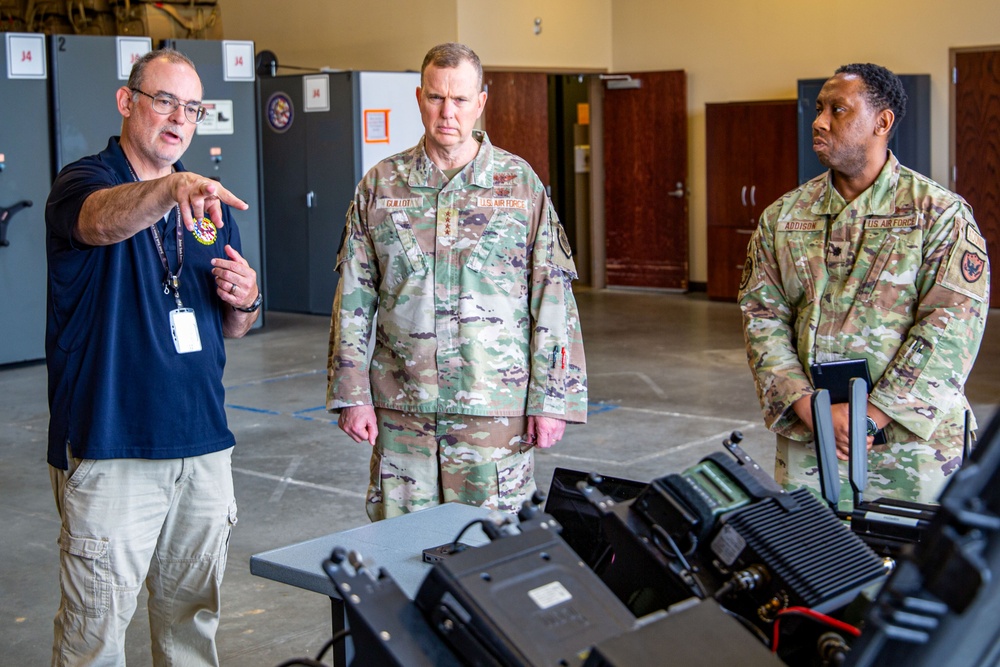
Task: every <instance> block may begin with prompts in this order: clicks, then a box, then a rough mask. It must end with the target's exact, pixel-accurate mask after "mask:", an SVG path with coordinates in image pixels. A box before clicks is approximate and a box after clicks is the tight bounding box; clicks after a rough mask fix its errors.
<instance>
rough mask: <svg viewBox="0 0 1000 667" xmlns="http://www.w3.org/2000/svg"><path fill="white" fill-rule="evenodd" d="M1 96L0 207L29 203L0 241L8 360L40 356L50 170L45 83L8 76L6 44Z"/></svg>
mask: <svg viewBox="0 0 1000 667" xmlns="http://www.w3.org/2000/svg"><path fill="white" fill-rule="evenodd" d="M0 100H2V102H0V154H3V162H2V165H3V169H2V171H0V209H13V208H15V206H16V205H17V204H18V203H20V202H24V201H30V202H31V203H32V205H31V206H30V207H28V206H26V207H23V208H20V209H19V210H18V211H17V212H16V213H9V214H8V216H7V219H6V220H5V221H4V223H5V227H6V230H5V231H6V234H5V235H4V240H5V242H6V243H7V244H8V245H3V246H0V364H11V363H18V362H22V361H34V360H37V359H42V358H44V357H45V298H46V284H47V279H46V267H45V200H46V198H47V197H48V195H49V188H50V187H51V185H52V170H51V161H50V145H49V101H48V83H47V81H46V80H45V79H9V78H7V49H6V48H2V49H0ZM4 223H0V224H4Z"/></svg>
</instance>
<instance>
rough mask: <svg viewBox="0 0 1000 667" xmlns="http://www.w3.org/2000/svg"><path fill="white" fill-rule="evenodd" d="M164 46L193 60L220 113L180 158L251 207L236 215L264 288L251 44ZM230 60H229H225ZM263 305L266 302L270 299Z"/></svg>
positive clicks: (215, 111) (206, 123)
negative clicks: (238, 60) (216, 181)
mask: <svg viewBox="0 0 1000 667" xmlns="http://www.w3.org/2000/svg"><path fill="white" fill-rule="evenodd" d="M234 44H236V45H239V44H242V45H247V48H245V49H243V50H234V49H233V48H232V47H233V45H234ZM166 45H167V46H170V47H172V48H174V49H177V50H178V51H180V52H181V53H183V54H184V55H186V56H187V57H188V58H190V59H191V60H192V61H193V62H194V64H195V67H196V68H197V69H198V76H199V77H201V83H202V86H203V87H204V89H205V95H204V101H207V102H209V104H210V105H211V106H212V113H213V114H216V115H215V116H213V117H211V118H208V119H206V120H205V121H204V122H202V124H201V125H199V126H198V130H197V132H195V136H194V139H192V140H191V145H190V146H189V147H188V150H187V152H186V153H185V154H184V157H183V158H181V161H182V162H183V163H184V168H185V169H187V170H189V171H193V172H195V173H198V174H201V175H203V176H208V177H211V178H215V179H216V180H218V181H219V182H221V183H222V184H223V185H224V186H226V188H228V189H229V190H230V191H231V192H233V193H234V194H235V195H236V196H237V197H239V198H240V199H242V200H243V201H245V202H246V203H247V204H249V205H250V208H249V209H247V210H246V211H236V210H234V211H233V212H232V213H233V217H234V218H235V219H236V224H238V225H239V227H240V238H241V239H242V241H243V256H244V257H245V258H246V260H247V261H248V262H249V263H250V266H251V267H253V269H254V270H255V271H257V284H258V285H260V287H261V289H264V284H265V281H264V263H263V253H262V250H261V248H262V242H261V239H262V237H263V233H264V216H263V209H262V207H261V196H260V141H259V135H258V132H257V93H256V85H255V82H256V77H255V75H254V63H253V44H252V42H225V41H221V42H220V41H213V40H194V39H178V40H167V42H166ZM227 58H228V59H229V62H226V59H227ZM237 59H243V60H242V61H241V62H240V63H239V64H238V65H236V64H234V61H235V60H237ZM239 77H243V78H239ZM227 79H228V80H227ZM219 113H221V114H223V118H221V120H220V118H219V117H218V116H217V114H219ZM227 113H231V114H232V115H231V117H225V115H226V114H227ZM264 296H265V297H267V296H268V295H267V294H265V295H264ZM264 306H265V308H266V307H267V306H268V304H267V301H266V300H265V302H264ZM262 323H263V320H262V319H258V320H257V323H256V324H255V327H259V326H261V324H262Z"/></svg>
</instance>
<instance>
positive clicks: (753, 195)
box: [750, 185, 757, 206]
mask: <svg viewBox="0 0 1000 667" xmlns="http://www.w3.org/2000/svg"><path fill="white" fill-rule="evenodd" d="M750 205H751V206H756V205H757V186H756V185H752V186H750Z"/></svg>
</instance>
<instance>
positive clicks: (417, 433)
mask: <svg viewBox="0 0 1000 667" xmlns="http://www.w3.org/2000/svg"><path fill="white" fill-rule="evenodd" d="M375 415H376V417H377V418H378V439H377V440H376V442H375V447H374V448H373V449H372V458H371V478H370V481H369V485H368V502H367V505H366V509H367V511H368V518H369V519H371V520H372V521H380V520H382V519H389V518H392V517H394V516H399V515H400V514H406V513H408V512H415V511H417V510H421V509H424V508H426V507H431V506H433V505H439V504H441V503H450V502H458V503H464V504H466V505H476V506H481V507H486V508H489V509H495V510H500V511H502V512H509V513H515V512H517V511H518V510H519V509H520V507H521V504H522V503H523V502H524V501H525V500H526V499H528V498H530V497H531V494H532V493H534V491H535V477H534V453H533V449H532V447H533V445H531V444H529V443H525V442H523V440H522V438H523V436H524V434H525V432H526V427H527V418H526V417H477V416H472V415H454V414H431V413H412V412H399V411H397V410H386V409H382V408H376V409H375Z"/></svg>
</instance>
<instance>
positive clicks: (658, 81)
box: [603, 70, 688, 290]
mask: <svg viewBox="0 0 1000 667" xmlns="http://www.w3.org/2000/svg"><path fill="white" fill-rule="evenodd" d="M630 76H631V77H632V79H633V80H635V81H639V87H638V88H634V87H633V88H619V87H617V85H613V86H612V87H610V88H606V89H605V90H604V121H603V124H604V130H603V135H604V170H605V180H604V191H605V192H604V201H605V230H606V252H607V260H606V264H607V282H608V285H618V286H635V287H654V288H665V289H680V290H686V289H687V286H688V205H687V196H686V194H685V193H686V189H687V85H686V77H685V73H684V72H683V71H682V70H678V71H670V72H641V73H633V74H631V75H630ZM609 83H611V84H616V81H609Z"/></svg>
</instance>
